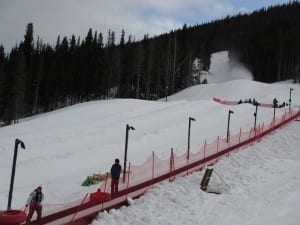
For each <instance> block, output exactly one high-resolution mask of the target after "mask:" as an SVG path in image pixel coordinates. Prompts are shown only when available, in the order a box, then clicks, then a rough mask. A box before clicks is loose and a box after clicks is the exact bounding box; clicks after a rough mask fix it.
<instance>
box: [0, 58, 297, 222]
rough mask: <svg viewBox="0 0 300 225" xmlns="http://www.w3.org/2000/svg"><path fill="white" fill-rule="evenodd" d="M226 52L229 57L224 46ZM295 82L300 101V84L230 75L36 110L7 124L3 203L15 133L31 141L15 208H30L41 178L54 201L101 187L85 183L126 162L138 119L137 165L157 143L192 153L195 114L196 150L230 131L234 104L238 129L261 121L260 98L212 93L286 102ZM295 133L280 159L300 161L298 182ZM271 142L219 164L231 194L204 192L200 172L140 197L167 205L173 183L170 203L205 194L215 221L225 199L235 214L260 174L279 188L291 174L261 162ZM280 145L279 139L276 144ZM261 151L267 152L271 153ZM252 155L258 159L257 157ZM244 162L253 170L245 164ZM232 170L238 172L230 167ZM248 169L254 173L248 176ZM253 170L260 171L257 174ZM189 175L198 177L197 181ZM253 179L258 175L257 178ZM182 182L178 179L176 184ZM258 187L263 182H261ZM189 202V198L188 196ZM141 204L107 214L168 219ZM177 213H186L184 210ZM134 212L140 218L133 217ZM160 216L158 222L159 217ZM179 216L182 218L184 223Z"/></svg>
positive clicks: (266, 112)
mask: <svg viewBox="0 0 300 225" xmlns="http://www.w3.org/2000/svg"><path fill="white" fill-rule="evenodd" d="M220 54H221V55H223V57H225V56H224V53H223V52H222V53H220ZM217 58H218V57H217ZM221 58H222V57H221ZM213 59H214V57H213ZM222 59H223V58H222ZM214 63H215V61H212V65H214ZM212 70H213V67H212ZM226 75H227V76H228V77H229V76H230V74H226V73H224V74H222V79H223V78H224V76H225V77H226ZM216 76H217V75H216ZM290 88H293V89H294V91H293V92H292V103H293V105H298V106H299V105H300V99H299V96H300V87H299V85H292V84H287V83H284V84H263V83H259V82H253V81H251V79H248V80H247V79H246V80H245V79H243V80H231V81H230V80H229V78H228V79H227V82H225V83H210V84H208V85H198V86H194V87H191V88H188V89H186V90H184V91H182V92H180V93H177V94H176V95H173V96H170V97H169V98H168V102H164V101H162V100H161V101H141V100H133V99H115V100H106V101H94V102H88V103H83V104H79V105H75V106H71V107H68V108H65V109H61V110H57V111H54V112H50V113H45V114H42V115H39V116H35V117H32V118H30V119H28V120H26V121H23V122H21V123H19V124H16V125H13V126H9V127H3V128H0V155H1V158H0V177H1V182H0V209H5V208H6V204H7V196H8V189H9V182H10V173H11V164H12V158H13V147H14V140H15V138H20V139H21V140H23V141H24V142H25V145H26V150H21V149H19V152H18V161H17V170H16V178H15V188H14V198H13V203H12V207H13V208H21V207H23V206H24V205H25V202H26V199H27V196H28V194H29V192H30V191H32V190H33V189H34V188H35V187H36V186H37V185H43V189H44V192H45V195H46V200H45V202H46V203H51V204H55V203H64V202H69V201H72V200H77V199H80V198H82V197H83V196H84V195H85V194H86V193H87V192H92V191H95V190H96V189H97V188H98V187H97V186H91V187H82V186H80V185H81V182H82V181H83V180H84V179H85V178H86V176H87V175H91V174H93V173H95V172H98V171H102V172H105V171H108V170H109V169H110V166H111V164H112V163H113V160H114V159H115V158H116V157H118V158H120V160H121V163H122V161H123V154H124V153H123V152H124V140H125V126H126V124H130V125H131V126H134V127H135V128H136V130H135V131H130V136H129V146H128V159H129V161H131V162H132V163H133V164H135V165H136V164H140V163H143V162H144V160H145V159H146V157H147V156H149V155H150V154H151V152H152V151H153V150H154V151H155V152H157V153H158V154H159V155H160V156H161V157H162V158H163V157H167V156H168V155H169V150H170V148H171V147H173V148H175V149H176V150H177V152H184V151H185V150H186V147H187V146H186V143H187V129H188V117H189V116H192V117H194V118H195V119H196V121H195V122H193V124H192V129H191V151H193V149H194V150H195V151H196V150H198V149H199V147H200V146H202V145H203V143H204V140H205V139H206V140H207V141H208V142H209V141H211V140H214V139H215V138H216V137H217V136H225V134H226V125H227V115H228V110H229V109H231V110H233V111H234V112H235V113H234V114H233V115H232V119H231V133H232V134H233V133H237V132H238V131H239V129H240V128H242V129H250V127H251V126H253V122H254V117H253V113H254V107H253V106H252V105H250V104H241V105H237V106H232V107H229V106H224V105H220V104H218V103H216V102H213V101H212V97H214V96H215V97H221V98H223V99H230V100H239V99H244V98H256V99H257V100H258V101H263V102H270V103H271V102H272V100H273V98H274V97H276V98H277V99H278V100H279V102H282V101H287V100H288V98H289V90H290ZM284 111H285V109H277V110H276V115H280V114H282V113H284ZM272 118H273V109H268V108H259V111H258V122H270V121H271V119H272ZM293 127H294V128H293V129H294V130H293V131H291V133H292V134H296V132H298V133H299V125H296V124H294V125H293ZM280 133H281V132H280ZM288 140H290V142H295V143H296V144H294V145H297V144H298V145H299V139H297V137H295V136H292V137H289V135H288V134H287V135H286V136H285V137H284V143H285V145H284V146H286V149H285V150H287V153H286V154H288V156H286V157H283V158H278V160H277V161H276V160H275V161H276V162H278V164H280V162H282V161H285V160H286V161H285V162H290V161H291V162H292V163H291V165H292V164H293V165H294V166H293V167H292V168H289V167H288V168H289V169H291V176H292V177H293V178H295V182H296V184H298V183H297V182H299V180H298V177H297V174H296V173H294V172H295V171H296V169H297V168H298V167H297V166H298V164H297V163H298V162H297V157H298V156H299V155H297V154H298V153H297V152H288V151H290V150H293V149H294V147H292V145H291V147H290V145H289V143H288ZM280 141H281V137H279V138H277V139H276V140H274V141H268V140H266V142H267V143H270V144H275V143H276V142H280ZM273 142H274V143H273ZM263 143H265V141H264V142H261V143H260V144H259V145H255V146H253V147H252V148H259V149H258V153H257V155H256V156H253V157H252V156H251V155H250V156H245V157H246V158H247V159H245V160H246V162H244V161H242V160H243V158H244V156H243V154H245V153H241V155H238V154H237V155H236V156H233V157H230V158H228V159H227V160H231V161H230V162H231V163H229V164H228V165H227V164H226V163H225V161H224V162H223V161H222V162H221V163H220V165H219V164H218V167H220V168H218V169H217V171H218V173H220V174H221V173H222V172H223V171H224V170H225V171H226V173H225V174H222V176H223V177H224V176H225V177H226V176H227V177H226V180H227V181H228V182H230V183H233V184H234V185H240V186H234V185H233V186H231V187H230V188H228V190H227V191H226V193H228V194H227V195H226V194H225V195H221V196H219V197H218V198H217V196H210V195H209V196H207V195H204V194H203V193H200V191H199V182H200V181H199V179H200V177H201V174H195V175H193V176H191V178H182V179H179V180H178V181H176V182H175V183H171V184H169V183H168V184H166V186H164V187H161V185H158V187H157V188H156V189H155V190H154V193H152V192H151V191H150V193H149V196H148V195H146V196H145V197H143V198H141V199H140V200H138V201H153V203H154V204H162V205H161V207H169V206H168V205H165V206H164V205H163V202H164V199H162V196H161V197H159V198H158V199H155V197H154V195H155V191H158V192H162V191H163V189H166V192H165V193H164V196H166V197H168V196H169V197H170V198H171V200H170V201H171V202H169V203H168V204H171V205H173V208H176V209H178V210H179V209H181V210H183V211H185V210H186V209H185V208H184V207H183V206H185V205H186V204H188V203H189V202H190V200H189V199H190V198H194V199H195V201H196V200H199V202H200V203H201V202H202V205H203V203H205V205H208V206H209V207H210V208H208V209H204V208H201V210H202V209H203V210H204V212H203V213H204V214H205V215H206V216H205V218H206V220H207V221H214V220H213V217H214V216H215V215H214V214H213V211H212V210H213V208H214V204H216V206H217V205H218V204H219V205H222V204H223V203H224V204H225V205H226V208H224V211H223V212H222V213H223V214H224V215H225V214H226V215H227V214H228V213H229V212H228V211H229V210H230V206H229V205H230V204H233V205H234V204H236V203H235V202H230V201H229V199H230V198H233V197H234V198H233V199H235V200H236V201H237V202H238V201H240V204H242V203H243V202H244V201H242V199H244V200H245V199H246V198H247V197H248V198H249V199H250V198H251V196H252V194H251V192H250V190H249V189H247V186H250V187H251V186H255V185H256V183H254V181H255V182H256V181H260V180H259V179H262V180H264V179H265V180H267V178H268V177H269V175H270V176H271V175H272V174H273V175H274V178H270V179H272V180H271V181H270V183H263V184H262V185H265V184H268V185H269V186H268V187H270V188H271V187H272V185H273V184H277V183H276V182H277V181H278V182H279V180H280V179H281V176H283V178H282V179H286V178H284V176H285V175H286V174H285V172H286V168H285V167H284V168H282V167H280V168H274V169H275V172H274V171H273V170H272V169H273V168H272V166H271V164H272V163H271V164H270V165H269V164H268V163H269V162H265V161H267V160H268V157H267V159H264V158H262V159H261V161H262V162H264V163H265V164H268V165H266V167H264V165H265V164H264V165H263V166H261V165H260V164H256V163H259V161H257V159H259V158H260V153H259V152H268V151H270V152H271V150H266V151H264V150H265V149H268V148H269V147H267V144H265V145H262V144H263ZM256 146H261V147H256ZM273 147H274V145H273V146H272V147H270V148H273ZM281 148H283V146H281V145H280V147H278V149H276V151H280V150H281ZM245 152H246V151H245ZM250 152H254V151H250ZM250 154H253V153H250ZM266 154H267V153H266ZM236 157H237V158H236ZM249 157H250V158H249ZM251 157H252V158H251ZM261 157H263V155H262V156H261ZM269 157H271V158H273V157H275V156H273V155H272V156H271V155H270V156H269ZM290 158H293V160H294V161H293V160H290ZM252 161H253V165H252V164H251V162H252ZM275 161H274V162H275ZM274 162H273V163H274ZM274 164H275V163H274ZM255 165H256V171H257V173H258V174H257V175H255V174H251V171H252V166H254V167H255ZM282 165H285V164H282ZM232 166H233V167H232ZM244 167H245V170H242V168H244ZM259 168H261V170H259ZM278 170H280V171H281V170H282V173H281V172H280V171H279V172H278ZM230 171H231V172H232V173H230ZM243 171H244V172H245V173H247V174H246V175H244V172H243ZM248 173H249V174H248ZM252 175H253V176H254V178H253V177H251V176H252ZM230 176H237V177H236V180H232V179H230ZM193 177H194V178H193ZM257 177H258V178H257ZM227 178H228V179H227ZM189 179H194V180H191V181H189ZM252 179H254V181H253V180H252ZM273 181H274V183H273ZM275 181H276V182H275ZM177 182H178V186H176V184H177ZM181 182H183V185H184V183H185V182H186V183H187V185H191V188H188V187H181V186H180V183H181ZM239 182H241V184H239ZM235 183H236V184H235ZM258 183H260V182H258ZM173 185H174V187H173ZM292 187H294V186H291V187H289V188H291V189H292ZM193 188H195V189H194V191H195V192H193V191H192V190H193ZM257 188H258V189H263V188H261V187H257ZM169 189H171V190H172V189H180V190H182V191H183V192H182V193H183V195H186V197H187V199H182V200H181V201H182V202H181V203H182V204H183V206H180V205H177V204H176V202H177V201H178V200H177V198H175V196H177V195H180V193H176V192H175V193H174V192H172V191H171V190H169ZM185 189H186V190H188V191H191V193H190V194H191V196H189V195H187V194H184V193H186V192H185V191H184V190H185ZM292 191H296V190H293V189H292ZM267 192H268V191H267ZM278 192H279V190H278ZM290 192H291V191H290ZM236 193H241V195H236ZM247 194H248V195H247ZM277 194H278V193H277ZM296 194H297V193H294V194H293V195H291V196H290V197H286V198H287V199H286V201H287V204H291V202H290V201H289V200H291V201H292V198H293V197H295V196H294V195H296ZM298 194H299V193H298ZM147 196H148V197H147ZM172 196H174V197H172ZM226 196H227V197H226ZM197 197H198V198H197ZM282 197H284V198H285V195H284V194H282ZM296 197H297V196H296ZM289 198H291V199H289ZM159 199H160V200H162V203H158V202H159ZM172 199H173V200H172ZM220 199H223V200H220ZM298 200H299V195H298ZM165 201H167V202H168V201H169V200H168V199H165ZM172 201H173V203H172ZM184 201H186V202H185V203H183V202H184ZM262 201H263V200H262ZM270 201H271V200H270V199H269V200H268V199H266V201H263V202H262V203H261V204H262V205H264V204H265V205H268V204H273V202H270ZM298 202H299V201H298ZM179 203H180V202H179ZM252 203H253V204H251V206H252V207H255V206H256V205H254V202H252ZM295 204H296V203H295ZM146 205H147V204H146ZM244 206H245V207H246V206H247V204H244ZM145 207H147V206H145ZM149 207H150V208H148V211H150V212H151V214H153V217H158V215H156V214H155V213H154V211H155V208H158V211H157V213H160V212H159V211H162V210H159V207H157V206H150V205H149ZM181 207H183V208H181ZM202 207H204V206H202ZM231 207H234V208H235V209H237V208H238V206H231ZM139 208H143V207H142V206H138V207H134V206H133V207H131V208H130V209H127V210H125V211H122V210H121V211H117V212H114V213H112V214H110V215H107V217H105V218H106V220H111V222H112V224H114V222H113V221H119V222H120V221H123V222H124V220H125V221H128V223H125V222H124V223H121V224H143V223H148V222H149V224H151V223H152V224H168V223H163V222H162V221H160V220H159V218H152V217H151V219H149V218H147V217H148V216H151V215H149V214H147V212H144V214H143V213H142V212H140V214H141V215H140V217H137V216H135V213H131V210H133V211H136V213H138V212H139ZM198 209H199V208H198ZM128 210H129V211H128ZM170 210H171V209H170ZM205 210H206V211H205ZM249 210H250V207H249ZM146 211H147V210H146ZM190 213H191V217H190V218H189V216H188V215H189V214H187V215H186V214H183V215H182V216H184V217H185V218H186V220H185V221H186V224H195V223H193V222H194V220H193V218H194V217H193V213H196V211H191V212H190ZM215 213H216V212H215ZM233 213H235V212H234V210H233V211H232V215H231V216H233V215H234V214H233ZM236 213H239V211H236ZM257 213H258V212H257ZM124 214H126V215H128V217H127V218H126V219H124V217H122V215H123V216H124ZM165 214H166V215H168V216H169V220H170V221H173V222H170V221H169V224H184V223H183V222H182V220H179V219H176V218H178V217H174V216H173V214H167V212H165ZM177 214H178V215H180V213H179V212H178V213H177ZM204 214H202V215H204ZM143 215H144V216H145V217H144V216H143ZM105 218H104V220H102V219H100V220H99V221H98V222H97V221H95V224H98V223H100V224H109V222H107V221H106V220H105ZM129 218H132V220H130V219H129ZM242 218H245V217H242ZM293 218H295V217H293ZM155 219H157V221H156V222H155V221H154V220H155ZM152 220H153V221H154V222H151V221H152ZM177 220H178V221H181V223H179V222H178V223H176V222H177ZM135 221H137V222H135ZM147 221H148V222H147ZM201 221H202V220H201ZM150 222H151V223H150ZM221 222H222V220H220V221H219V222H216V221H214V222H211V223H207V224H227V223H225V220H224V223H221ZM232 222H234V221H232ZM264 222H265V221H264ZM196 224H197V223H196ZM254 224H263V223H254ZM291 224H292V223H291Z"/></svg>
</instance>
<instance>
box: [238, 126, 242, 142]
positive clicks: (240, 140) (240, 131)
mask: <svg viewBox="0 0 300 225" xmlns="http://www.w3.org/2000/svg"><path fill="white" fill-rule="evenodd" d="M241 136H242V128H240V135H239V143H241Z"/></svg>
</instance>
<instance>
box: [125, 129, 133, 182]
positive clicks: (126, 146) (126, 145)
mask: <svg viewBox="0 0 300 225" xmlns="http://www.w3.org/2000/svg"><path fill="white" fill-rule="evenodd" d="M130 129H131V130H135V129H134V127H131V126H129V125H128V124H126V137H125V154H124V170H123V182H125V175H126V164H127V148H128V134H129V130H130Z"/></svg>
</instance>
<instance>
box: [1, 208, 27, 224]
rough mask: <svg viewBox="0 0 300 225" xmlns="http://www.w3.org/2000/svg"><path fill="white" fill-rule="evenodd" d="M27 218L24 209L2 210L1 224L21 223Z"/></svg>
mask: <svg viewBox="0 0 300 225" xmlns="http://www.w3.org/2000/svg"><path fill="white" fill-rule="evenodd" d="M26 218H27V215H26V213H25V212H24V211H22V210H8V211H0V225H20V224H21V223H22V222H24V221H25V220H26Z"/></svg>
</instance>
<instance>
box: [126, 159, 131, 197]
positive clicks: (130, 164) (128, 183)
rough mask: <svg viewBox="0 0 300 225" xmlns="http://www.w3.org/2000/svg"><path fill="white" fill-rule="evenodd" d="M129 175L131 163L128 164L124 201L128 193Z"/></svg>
mask: <svg viewBox="0 0 300 225" xmlns="http://www.w3.org/2000/svg"><path fill="white" fill-rule="evenodd" d="M130 173H131V163H130V162H129V167H128V171H127V187H126V190H127V192H126V199H127V198H128V191H129V178H130V177H129V176H130Z"/></svg>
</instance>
